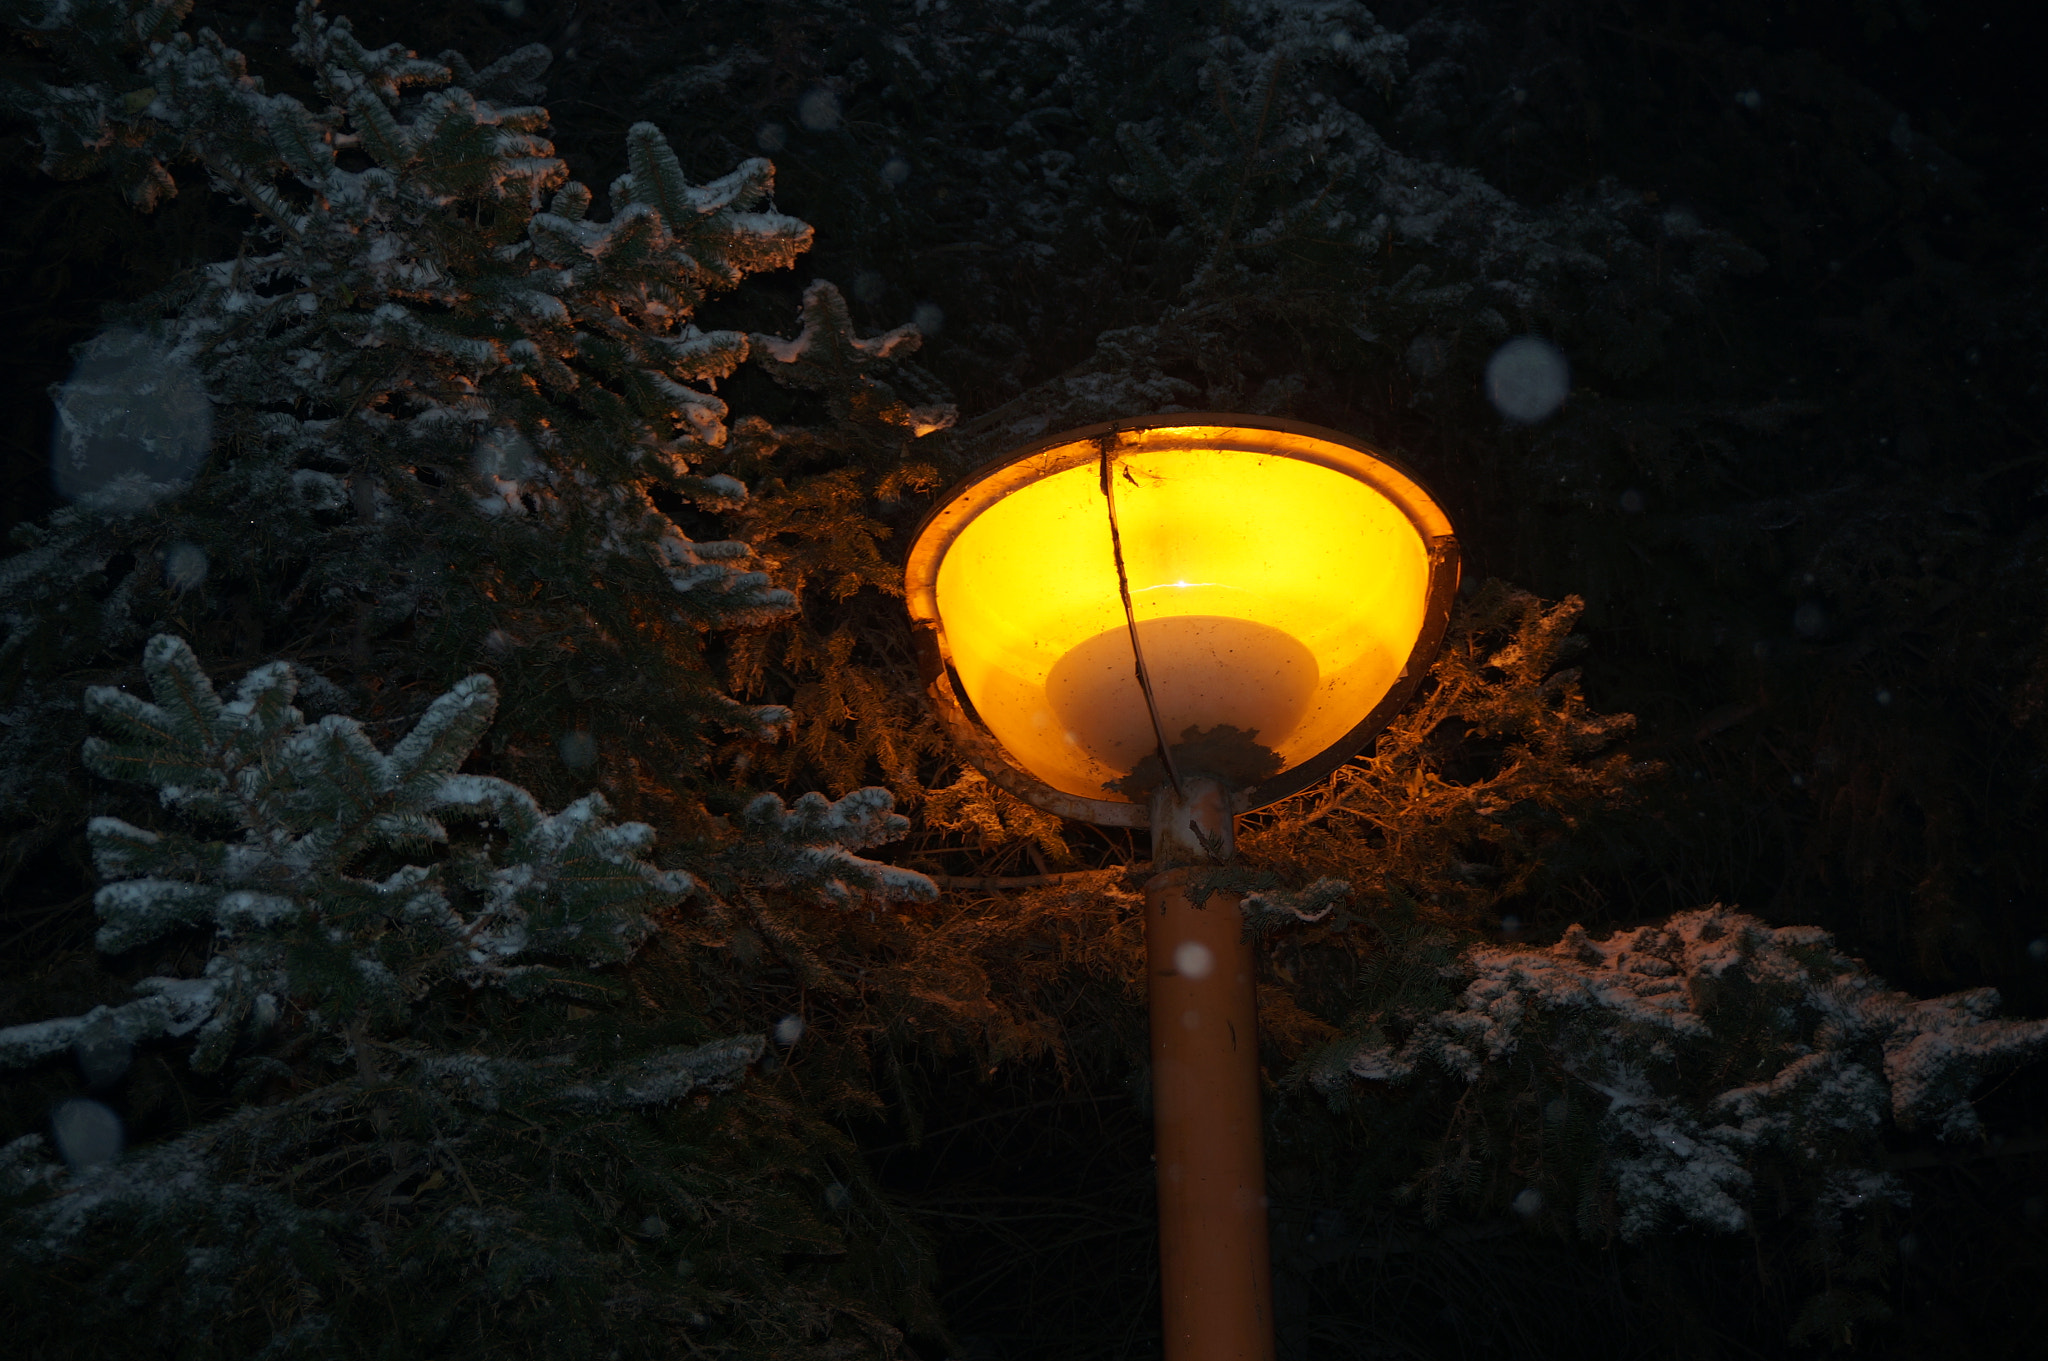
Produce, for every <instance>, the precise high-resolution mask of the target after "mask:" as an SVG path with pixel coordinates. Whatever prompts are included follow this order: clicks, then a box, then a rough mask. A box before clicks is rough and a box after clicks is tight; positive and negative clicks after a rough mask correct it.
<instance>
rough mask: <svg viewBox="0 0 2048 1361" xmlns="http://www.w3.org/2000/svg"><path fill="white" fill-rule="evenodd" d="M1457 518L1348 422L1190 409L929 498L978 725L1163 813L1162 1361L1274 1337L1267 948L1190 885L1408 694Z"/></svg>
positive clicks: (932, 622) (998, 741) (1439, 633)
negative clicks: (1198, 902) (1264, 1107)
mask: <svg viewBox="0 0 2048 1361" xmlns="http://www.w3.org/2000/svg"><path fill="white" fill-rule="evenodd" d="M1457 583H1458V550H1457V540H1456V539H1455V538H1454V537H1453V536H1452V533H1451V526H1450V522H1449V520H1448V519H1446V518H1445V516H1444V513H1443V511H1442V510H1441V509H1439V508H1438V506H1437V504H1436V502H1435V501H1434V500H1432V499H1431V498H1430V496H1429V494H1428V493H1427V492H1426V491H1424V490H1423V488H1422V486H1421V485H1420V484H1419V483H1418V482H1417V481H1416V480H1415V479H1414V478H1413V477H1412V476H1410V475H1409V474H1408V473H1406V472H1404V471H1402V470H1401V469H1400V468H1398V467H1397V466H1395V465H1394V464H1392V463H1390V462H1388V461H1387V460H1386V459H1385V458H1383V457H1381V456H1379V455H1377V454H1374V453H1373V452H1372V451H1370V450H1369V449H1366V448H1365V447H1363V446H1362V445H1360V444H1358V443H1356V442H1355V441H1352V440H1350V439H1347V438H1346V437H1345V436H1343V435H1340V434H1337V433H1336V432H1334V431H1329V430H1322V429H1318V428H1316V427H1314V426H1308V425H1302V424H1299V423H1297V422H1293V421H1283V420H1274V419H1268V418H1261V417H1254V416H1235V415H1223V414H1213V413H1181V414H1175V415H1170V416H1154V417H1147V418H1145V419H1142V420H1135V421H1120V422H1115V423H1111V424H1107V425H1100V426H1090V427H1087V428H1084V429H1080V430H1074V431H1069V432H1068V433H1066V434H1062V435H1057V436H1054V437H1052V438H1050V439H1047V440H1042V441H1040V442H1039V443H1037V444H1034V445H1032V446H1030V447H1028V448H1026V449H1023V450H1021V451H1019V452H1017V453H1015V454H1012V455H1010V456H1009V457H1007V458H1004V459H1001V460H999V461H998V462H996V463H993V464H990V465H988V466H987V467H984V468H982V469H981V470H979V471H978V472H976V473H974V474H972V475H971V476H969V477H968V478H967V479H966V481H964V482H963V483H962V484H961V485H960V486H958V487H956V488H954V489H953V491H952V492H951V493H949V494H948V495H947V497H946V498H945V499H944V500H943V501H941V502H940V504H939V505H938V506H937V507H935V508H934V509H933V510H932V512H931V513H930V514H929V515H928V516H926V517H925V520H924V522H923V523H922V524H921V525H919V527H918V529H917V532H916V534H915V536H914V538H913V541H912V544H911V548H910V556H909V560H908V564H907V572H906V586H907V594H908V604H909V609H910V615H911V620H912V624H913V626H914V627H915V629H916V632H917V637H918V644H919V648H918V650H919V660H920V664H921V666H922V668H923V671H924V680H925V685H926V693H927V694H928V696H929V697H930V699H931V701H932V703H933V705H934V707H935V708H936V709H937V711H938V714H939V718H940V720H941V722H942V723H943V724H944V725H945V727H946V729H947V731H948V733H949V734H950V735H951V737H952V739H953V741H954V742H955V744H956V745H957V746H958V748H959V749H960V750H961V751H962V752H963V753H964V754H965V755H966V756H967V758H968V759H969V760H970V761H972V762H973V763H974V764H975V765H976V766H977V767H979V768H980V770H981V771H982V772H983V773H984V774H985V775H987V776H988V778H989V779H991V780H993V781H994V782H995V783H997V784H998V785H1001V786H1002V787H1003V788H1005V789H1007V790H1009V791H1010V792H1011V793H1014V794H1016V795H1018V796H1019V797H1021V798H1023V799H1025V800H1027V801H1029V802H1031V803H1033V804H1036V805H1037V806H1038V807H1040V808H1044V809H1046V810H1047V811H1049V812H1053V813H1057V814H1059V815H1061V816H1064V817H1071V818H1077V819H1080V820H1082V821H1086V822H1093V823H1098V824H1101V825H1106V826H1117V827H1150V828H1151V830H1152V852H1153V868H1154V870H1155V871H1156V872H1155V874H1154V876H1153V878H1152V879H1151V881H1150V882H1148V883H1147V884H1146V886H1145V952H1146V961H1147V973H1148V975H1149V983H1150V997H1151V1024H1152V1041H1151V1044H1152V1105H1153V1112H1154V1122H1155V1136H1156V1140H1157V1156H1158V1162H1159V1256H1160V1296H1161V1309H1162V1314H1163V1322H1164V1336H1165V1355H1166V1361H1271V1358H1272V1356H1273V1321H1272V1284H1271V1273H1270V1268H1269V1264H1268V1256H1267V1231H1266V1185H1265V1167H1264V1156H1263V1153H1262V1151H1261V1147H1260V1124H1259V1059H1258V1039H1257V1029H1256V1026H1257V1017H1256V993H1255V989H1254V974H1253V958H1252V951H1251V948H1250V946H1249V945H1248V944H1247V943H1246V942H1245V941H1244V939H1243V920H1242V915H1241V913H1240V912H1239V911H1238V910H1237V901H1238V900H1237V899H1236V898H1235V897H1233V896H1231V895H1227V894H1216V895H1213V896H1211V897H1210V898H1209V899H1208V901H1207V903H1206V904H1205V905H1204V907H1203V908H1202V909H1197V908H1196V907H1195V906H1194V905H1193V904H1192V903H1191V902H1189V900H1188V898H1187V895H1186V887H1187V880H1188V876H1189V875H1190V873H1191V872H1192V869H1191V867H1193V866H1196V865H1199V864H1203V863H1208V862H1212V861H1217V860H1221V859H1224V858H1227V856H1228V855H1229V854H1230V850H1231V844H1232V839H1231V828H1232V821H1233V819H1234V817H1235V815H1236V814H1238V813H1241V812H1245V811H1247V810H1249V809H1253V808H1257V807H1261V806H1263V805H1265V804H1268V803H1271V802H1273V801H1274V800H1276V799H1280V798H1284V797H1285V796H1287V795H1289V794H1293V793H1296V792H1298V791H1300V790H1302V789H1305V788H1307V787H1308V786H1310V785H1311V784H1313V783H1315V782H1316V781H1317V780H1319V779H1321V778H1323V777H1324V776H1326V775H1327V774H1329V773H1330V772H1331V771H1332V770H1334V769H1335V768H1336V767H1338V766H1339V765H1341V764H1343V763H1344V762H1345V761H1347V760H1349V759H1350V758H1351V757H1353V756H1355V755H1356V754H1358V752H1359V751H1361V750H1362V749H1363V748H1364V747H1365V745H1366V744H1367V743H1368V742H1370V741H1371V740H1372V738H1373V737H1374V736H1375V735H1376V734H1377V733H1378V732H1379V730H1380V729H1381V728H1382V727H1383V726H1385V724H1386V722H1387V720H1388V719H1389V718H1390V717H1392V715H1393V714H1394V713H1395V712H1397V711H1398V710H1399V709H1400V707H1401V706H1402V705H1403V704H1405V703H1406V702H1407V700H1408V698H1409V696H1410V694H1411V693H1412V692H1413V690H1414V687H1415V686H1416V684H1417V683H1418V682H1419V681H1420V680H1421V677H1422V673H1423V671H1424V670H1425V669H1426V668H1427V665H1428V662H1429V660H1430V659H1431V658H1432V657H1433V656H1434V655H1435V653H1436V649H1437V647H1438V645H1439V644H1440V643H1441V641H1442V639H1443V631H1444V627H1445V624H1446V623H1447V621H1448V619H1449V616H1450V606H1451V601H1452V598H1453V596H1454V595H1455V594H1456V590H1457Z"/></svg>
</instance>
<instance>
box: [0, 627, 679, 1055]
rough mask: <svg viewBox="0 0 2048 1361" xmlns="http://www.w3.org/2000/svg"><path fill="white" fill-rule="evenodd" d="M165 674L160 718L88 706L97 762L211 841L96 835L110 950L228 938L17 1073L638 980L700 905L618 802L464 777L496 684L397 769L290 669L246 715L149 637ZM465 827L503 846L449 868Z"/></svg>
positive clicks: (10, 1049)
mask: <svg viewBox="0 0 2048 1361" xmlns="http://www.w3.org/2000/svg"><path fill="white" fill-rule="evenodd" d="M143 665H144V671H145V673H146V674H147V675H148V677H149V682H150V689H151V692H152V694H153V697H154V699H153V702H152V701H149V700H144V699H142V698H141V697H140V696H137V695H132V694H129V693H126V692H124V691H120V690H115V689H112V688H109V687H97V688H95V689H93V690H90V691H88V693H87V698H86V704H87V707H88V709H89V711H90V712H91V713H92V714H93V716H94V717H96V718H97V719H98V720H99V721H100V723H101V724H102V725H103V726H104V727H105V728H106V729H108V730H109V731H110V732H111V733H112V734H113V736H112V737H111V738H105V737H93V738H91V739H88V741H87V743H86V747H85V751H84V757H85V762H86V764H87V766H88V767H89V768H90V769H92V770H93V771H94V772H96V773H98V774H100V775H103V776H106V777H107V778H110V779H117V780H127V781H134V782H139V783H145V784H150V785H154V786H155V787H156V788H157V791H158V794H159V797H160V798H161V800H162V801H163V803H164V805H165V807H166V808H168V809H170V810H172V811H173V812H174V813H175V814H178V815H180V816H179V817H178V819H177V821H178V822H179V823H180V824H187V823H189V824H192V825H194V826H195V827H200V828H204V829H205V830H186V828H185V827H184V826H182V825H181V826H178V827H175V828H173V829H168V830H151V829H147V828H143V827H138V826H135V825H134V824H132V823H129V822H125V821H123V820H121V819H119V818H112V817H100V818H95V819H93V821H92V823H91V824H90V826H89V828H88V837H89V840H90V843H91V846H92V851H93V858H94V864H95V867H96V868H97V869H98V870H99V872H100V874H101V875H102V877H103V878H104V879H106V880H107V882H106V884H105V885H104V887H102V888H101V889H100V890H99V892H98V894H97V895H96V897H95V899H94V903H95V906H96V907H97V909H98V911H99V914H100V918H101V926H100V929H99V933H98V938H97V940H98V944H99V946H100V948H101V949H102V950H105V951H107V952H109V953H117V952H121V951H125V950H131V949H134V948H136V947H138V946H141V945H146V944H149V943H151V942H153V941H156V940H159V939H161V938H162V937H164V936H166V935H167V934H169V933H171V932H173V931H177V930H180V929H182V928H186V927H192V926H210V927H211V928H212V929H213V932H214V937H215V945H214V949H213V951H212V954H211V957H210V958H209V959H208V960H207V962H206V965H205V967H204V972H203V973H202V974H201V975H200V976H199V977H197V978H148V979H145V980H143V981H142V983H140V984H139V985H138V988H137V990H138V992H140V993H141V994H142V995H141V996H139V997H137V998H136V999H135V1000H133V1001H130V1002H127V1003H123V1004H121V1005H119V1006H115V1007H100V1008H97V1009H96V1010H95V1011H93V1012H91V1013H89V1014H87V1015H85V1016H81V1017H74V1018H69V1019H62V1020H53V1021H45V1022H41V1023H38V1024H34V1025H26V1026H16V1027H13V1028H11V1029H8V1030H4V1031H0V1063H4V1064H6V1065H8V1066H17V1065H20V1064H24V1063H30V1062H34V1061H35V1060H37V1059H39V1058H41V1057H42V1056H44V1055H46V1054H50V1053H54V1052H56V1051H58V1050H60V1049H63V1048H66V1047H69V1046H70V1045H72V1044H74V1043H75V1042H77V1041H78V1040H79V1039H81V1038H82V1037H85V1036H87V1035H91V1034H99V1033H101V1032H109V1033H111V1034H113V1035H115V1036H117V1037H118V1038H120V1039H121V1040H124V1041H126V1042H127V1043H129V1044H134V1043H137V1042H139V1041H143V1040H147V1039H152V1038H156V1037H158V1036H180V1035H186V1034H191V1033H193V1032H195V1031H196V1032H197V1033H198V1035H199V1044H198V1047H197V1049H196V1050H195V1052H194V1054H193V1057H192V1062H193V1065H194V1066H195V1067H197V1068H200V1069H202V1070H206V1069H212V1068H218V1067H220V1066H221V1065H222V1063H223V1062H224V1061H225V1060H226V1058H227V1057H228V1054H229V1051H230V1049H231V1048H232V1046H233V1045H234V1044H235V1042H236V1041H237V1039H238V1038H240V1037H241V1036H243V1035H244V1033H245V1032H246V1031H248V1030H249V1029H250V1028H252V1027H255V1028H257V1029H261V1028H262V1026H263V1024H264V1023H265V1018H274V1017H275V1016H276V1014H277V1009H278V1007H279V1006H280V1005H281V1004H282V1003H284V1002H285V1001H286V1000H287V999H289V1000H290V1001H291V1002H292V1003H293V1004H294V1005H296V1006H297V1007H299V1008H301V1009H302V1010H304V1011H305V1012H307V1013H308V1014H310V1015H316V1016H318V1017H322V1018H324V1019H325V1022H326V1024H327V1025H328V1026H330V1027H335V1028H339V1027H345V1026H347V1025H349V1024H351V1023H353V1022H354V1021H355V1020H356V1019H357V1018H358V1015H359V1013H360V1014H367V1015H368V1016H369V1017H371V1018H373V1019H374V1020H376V1021H378V1022H381V1023H382V1024H384V1025H390V1024H395V1023H397V1022H398V1021H400V1020H401V1019H402V1018H403V1017H404V1016H405V1015H406V1014H407V1012H408V1010H409V1008H410V1006H411V1005H412V1003H413V1001H414V1000H415V999H416V998H418V997H419V996H421V995H422V994H424V993H425V992H427V991H429V990H431V989H433V988H434V987H436V986H437V985H440V984H444V983H449V982H454V983H458V984H461V985H464V986H470V987H475V986H483V985H486V984H493V985H499V986H505V987H511V988H515V989H521V990H526V989H535V988H540V987H544V986H545V985H546V984H547V983H548V982H549V981H550V980H551V979H552V978H553V976H554V967H553V965H551V964H543V963H540V962H538V960H539V959H540V958H542V957H545V958H549V959H559V960H564V961H567V962H569V963H572V964H574V965H577V966H582V967H591V966H598V965H603V964H608V963H612V962H615V961H617V960H620V959H623V958H624V957H625V956H626V955H627V954H629V953H630V952H631V950H632V948H633V947H634V946H635V945H636V944H637V943H638V942H639V941H640V940H641V939H642V938H643V937H644V936H645V935H646V934H647V933H648V932H649V931H650V930H651V929H652V923H651V921H650V917H649V914H650V913H652V912H654V911H657V910H659V909H661V908H664V907H667V906H670V905H672V904H673V903H675V902H677V901H678V900H680V899H681V898H682V897H683V896H684V895H686V894H687V893H689V892H690V891H691V889H692V887H693V884H692V880H691V879H690V877H689V876H688V875H687V874H684V873H682V872H680V871H675V870H659V869H656V868H654V867H653V866H652V865H649V864H648V863H646V862H645V860H644V859H643V858H642V856H643V853H644V852H645V851H646V850H647V849H648V847H649V846H650V845H651V843H652V841H653V838H654V833H653V831H652V829H650V828H649V827H647V826H645V825H644V824H641V823H614V822H612V821H610V820H609V818H608V816H607V810H606V807H605V803H604V800H603V799H602V797H601V796H599V795H597V794H591V795H589V796H587V797H585V798H582V799H579V800H577V801H576V802H574V803H572V804H570V805H569V806H568V807H567V808H565V809H563V810H562V811H561V812H559V813H552V814H550V813H547V812H545V811H544V810H542V809H541V808H540V807H539V805H538V804H536V803H535V801H534V799H533V797H532V796H531V795H530V794H528V793H527V792H526V791H525V790H523V789H521V788H519V787H518V786H516V785H513V784H510V783H508V782H506V781H504V780H500V779H495V778H493V777H490V776H481V775H464V774H460V773H458V768H459V767H460V766H461V764H462V762H463V761H464V760H465V759H466V758H467V757H468V756H469V754H470V752H471V751H472V750H473V749H474V748H475V746H476V744H477V741H478V739H479V738H481V737H482V735H483V733H484V731H485V729H486V728H487V727H488V726H489V724H490V721H491V717H492V713H493V711H494V709H495V707H496V703H497V693H496V688H495V686H494V685H493V683H492V682H491V680H490V679H489V678H488V677H485V676H472V677H470V678H468V679H467V680H464V681H461V682H459V683H458V684H457V685H456V686H455V687H454V688H453V689H451V690H449V691H448V693H446V694H444V695H442V696H441V697H440V698H438V699H436V700H435V701H434V702H433V703H432V704H431V705H430V706H428V708H427V711H426V713H425V714H424V715H423V716H422V717H421V718H420V720H419V722H418V723H417V724H416V725H415V726H414V727H413V729H412V731H411V732H409V733H408V734H406V736H405V737H403V738H402V739H400V740H399V742H398V743H397V744H396V745H395V746H394V747H392V749H391V750H390V751H388V752H385V751H380V750H378V748H377V746H376V744H375V743H373V742H372V741H371V740H370V738H369V736H368V735H367V734H366V733H365V732H364V730H363V728H362V726H361V725H360V724H359V723H357V722H356V721H355V720H354V719H351V718H346V717H343V716H340V715H329V716H328V717H326V718H323V719H321V720H320V721H319V722H318V723H314V724H308V723H306V722H305V720H304V718H303V716H302V715H301V714H300V713H299V711H298V710H297V709H295V708H293V707H292V700H293V697H294V695H295V693H296V690H297V679H296V677H295V675H294V673H293V671H292V668H291V667H290V666H288V665H285V664H283V663H271V664H269V665H267V666H261V667H258V668H257V669H256V670H254V671H252V672H250V673H249V675H248V676H247V677H245V678H244V679H243V681H242V683H241V685H240V686H239V687H238V688H237V689H236V691H235V696H234V698H233V699H232V700H223V699H222V698H221V697H220V696H219V695H218V694H217V693H216V692H215V691H214V688H213V684H212V682H211V681H210V680H209V679H208V677H207V675H206V673H205V671H204V670H203V668H202V667H201V666H200V663H199V660H198V658H197V657H196V656H194V655H193V653H192V650H191V649H190V647H188V646H187V645H186V644H185V643H184V642H183V641H182V640H180V639H177V638H173V637H170V636H167V635H159V636H158V637H156V638H153V639H151V640H150V643H149V646H148V648H147V650H146V652H145V654H144V662H143ZM457 819H461V820H465V821H472V822H480V823H484V824H487V826H488V831H489V834H488V835H486V836H485V837H484V838H482V839H481V840H480V841H479V840H478V839H476V838H465V839H464V841H463V844H462V845H461V846H459V847H456V848H454V849H453V850H452V851H451V852H450V853H449V854H446V855H435V854H434V853H435V852H436V851H437V850H439V849H441V848H446V847H449V845H450V841H451V837H450V831H449V824H450V823H451V822H452V821H455V820H457ZM213 832H225V835H223V836H218V837H216V836H214V835H210V834H209V833H213ZM422 853H425V854H422ZM429 857H431V858H429Z"/></svg>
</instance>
